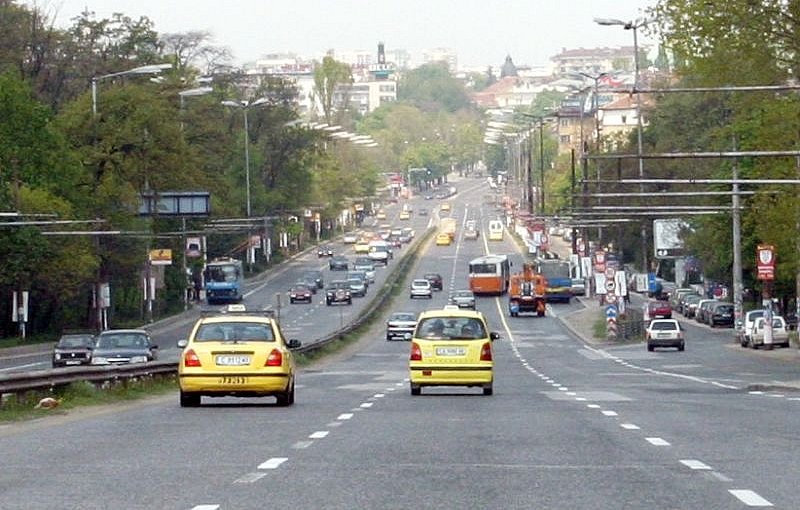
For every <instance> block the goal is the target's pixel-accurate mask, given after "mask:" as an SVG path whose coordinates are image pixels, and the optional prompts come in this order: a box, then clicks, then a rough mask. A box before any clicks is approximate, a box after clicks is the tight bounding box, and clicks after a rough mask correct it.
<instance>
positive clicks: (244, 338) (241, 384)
mask: <svg viewBox="0 0 800 510" xmlns="http://www.w3.org/2000/svg"><path fill="white" fill-rule="evenodd" d="M178 347H179V348H181V349H183V352H182V353H181V356H180V360H179V362H178V382H179V385H180V404H181V407H196V406H199V405H200V399H201V397H203V396H207V397H226V396H234V397H268V396H269V397H275V398H276V399H277V404H278V405H279V406H290V405H292V404H294V383H295V361H294V356H293V354H292V351H291V349H296V348H298V347H300V341H299V340H294V339H292V340H286V339H285V338H284V336H283V334H282V333H281V330H280V327H279V325H278V323H277V321H276V320H275V318H274V317H273V316H272V313H271V312H248V311H247V310H246V309H245V308H244V306H243V305H229V307H228V309H227V310H225V311H223V312H221V313H217V314H214V315H209V316H203V317H201V318H200V319H198V321H197V322H196V323H195V325H194V327H193V328H192V331H191V333H190V335H189V338H188V339H186V340H180V341H179V342H178Z"/></svg>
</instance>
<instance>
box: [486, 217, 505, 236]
mask: <svg viewBox="0 0 800 510" xmlns="http://www.w3.org/2000/svg"><path fill="white" fill-rule="evenodd" d="M489 240H490V241H502V240H503V222H502V221H500V220H490V221H489Z"/></svg>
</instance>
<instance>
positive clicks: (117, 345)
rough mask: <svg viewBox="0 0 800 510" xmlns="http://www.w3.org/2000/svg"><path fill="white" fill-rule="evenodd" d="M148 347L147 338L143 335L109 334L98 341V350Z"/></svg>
mask: <svg viewBox="0 0 800 510" xmlns="http://www.w3.org/2000/svg"><path fill="white" fill-rule="evenodd" d="M143 347H147V337H146V336H145V335H143V334H142V333H108V334H103V335H100V338H98V339H97V348H98V349H128V348H143Z"/></svg>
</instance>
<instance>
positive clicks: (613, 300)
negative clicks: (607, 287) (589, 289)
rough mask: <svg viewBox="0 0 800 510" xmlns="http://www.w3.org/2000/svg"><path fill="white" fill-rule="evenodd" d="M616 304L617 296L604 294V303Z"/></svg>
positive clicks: (611, 293)
mask: <svg viewBox="0 0 800 510" xmlns="http://www.w3.org/2000/svg"><path fill="white" fill-rule="evenodd" d="M616 302H617V295H616V294H614V293H613V292H607V293H606V303H608V304H610V305H611V304H615V303H616Z"/></svg>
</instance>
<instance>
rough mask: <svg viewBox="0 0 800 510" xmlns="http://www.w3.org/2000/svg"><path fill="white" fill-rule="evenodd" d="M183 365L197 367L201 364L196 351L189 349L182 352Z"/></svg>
mask: <svg viewBox="0 0 800 510" xmlns="http://www.w3.org/2000/svg"><path fill="white" fill-rule="evenodd" d="M183 366H185V367H199V366H202V365H201V364H200V358H199V357H198V356H197V353H196V352H194V350H193V349H189V350H188V351H186V352H185V353H184V354H183Z"/></svg>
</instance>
